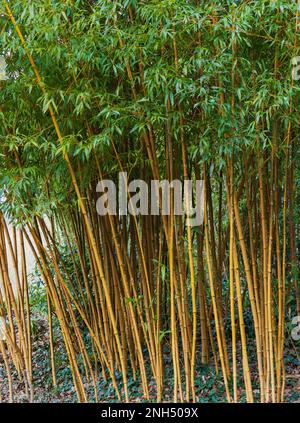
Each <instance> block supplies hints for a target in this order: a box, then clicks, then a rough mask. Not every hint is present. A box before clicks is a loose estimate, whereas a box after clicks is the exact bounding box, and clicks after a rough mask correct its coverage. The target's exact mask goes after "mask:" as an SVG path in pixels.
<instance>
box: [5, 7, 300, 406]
mask: <svg viewBox="0 0 300 423" xmlns="http://www.w3.org/2000/svg"><path fill="white" fill-rule="evenodd" d="M299 10H300V9H299V4H298V3H297V1H291V0H286V1H285V0H284V1H276V0H274V1H271V0H270V1H267V0H248V1H238V0H237V1H201V0H199V1H196V0H194V1H193V0H191V1H184V0H176V1H173V0H163V1H156V0H148V1H146V0H145V1H143V0H123V1H119V2H117V1H114V0H101V1H96V0H85V1H78V0H66V1H64V2H61V1H56V0H52V1H51V0H38V1H32V0H30V1H29V0H26V1H25V0H11V1H5V0H4V1H1V6H0V21H1V27H0V33H1V36H0V37H1V44H0V45H1V55H2V56H3V57H4V58H5V60H6V62H7V74H8V79H7V80H5V81H1V82H0V116H1V127H0V160H1V166H0V175H1V205H0V207H1V225H0V269H1V280H2V283H3V289H2V290H1V291H0V292H1V296H0V313H1V318H2V319H3V321H4V322H5V324H4V326H5V339H3V340H1V341H0V356H1V360H3V362H4V365H5V369H6V373H7V380H8V383H9V392H10V401H13V400H14V383H13V380H12V376H11V371H12V366H13V367H14V368H15V369H16V371H17V373H18V375H19V378H20V380H23V381H24V386H25V391H26V395H27V396H28V398H29V400H30V401H33V399H34V386H33V379H34V378H33V373H32V345H31V344H32V334H31V309H30V289H29V286H28V280H27V273H28V272H27V270H26V266H27V263H26V254H25V251H24V245H25V243H26V245H28V246H29V248H30V250H31V252H32V254H33V255H34V257H35V259H36V263H37V266H38V269H39V272H40V275H41V277H42V279H43V283H44V287H45V290H46V293H47V305H48V330H49V357H50V362H51V369H52V380H53V385H54V386H55V385H56V384H57V377H56V351H55V340H54V338H53V328H52V326H53V318H54V316H55V318H57V319H58V322H59V327H60V331H61V336H62V338H63V341H64V345H65V349H66V353H67V355H68V360H69V366H70V369H71V372H72V377H73V383H74V387H75V389H76V393H77V397H78V401H79V402H87V401H101V400H103V398H101V393H99V390H98V388H97V380H98V379H99V378H102V379H103V378H104V379H106V380H108V381H110V382H111V383H112V386H113V388H114V390H115V395H116V397H117V398H118V399H119V400H120V401H129V400H130V395H131V393H130V386H129V384H128V378H129V375H130V377H133V379H134V380H137V381H139V383H140V386H141V388H142V391H143V396H144V398H145V399H146V400H147V399H149V397H150V393H149V383H150V381H154V383H155V387H156V394H155V395H156V400H157V401H158V402H160V401H162V400H163V399H164V387H165V383H166V377H165V368H166V365H167V364H168V363H170V365H171V368H172V374H173V384H174V385H173V398H172V400H173V401H174V402H176V401H181V402H184V401H198V400H199V392H198V389H197V378H198V377H199V375H200V376H201V371H202V368H203V366H211V367H212V368H214V369H215V371H216V373H218V374H220V375H222V380H223V386H224V401H228V402H239V401H241V400H242V397H243V395H244V397H243V398H245V400H246V401H247V402H283V401H284V400H285V395H284V394H285V384H286V373H285V362H284V358H285V347H286V343H287V342H289V337H290V333H289V329H288V327H289V326H288V325H289V322H290V320H291V318H292V316H294V315H300V297H299V285H298V281H299V275H298V267H299V230H300V226H299V204H300V203H299V200H300V199H299V183H300V174H299V166H298V163H299V159H300V156H299V89H300V85H299V84H300V82H299V81H297V80H295V79H293V78H292V65H291V61H292V59H293V58H294V57H297V56H299V47H298V45H299V40H298V37H299V34H298V32H297V30H298V28H299ZM124 171H126V172H128V174H129V175H130V178H131V179H143V180H145V181H147V182H149V183H150V181H151V180H153V179H156V180H161V179H167V180H169V181H171V180H173V179H179V180H182V181H183V180H185V179H193V180H196V179H198V180H203V181H204V187H205V202H204V223H203V224H202V225H200V226H197V227H190V226H187V225H186V221H185V218H184V216H177V215H175V213H174V203H173V201H172V199H171V213H170V215H159V216H152V215H137V216H134V215H128V216H122V217H119V216H114V215H109V214H108V215H106V216H99V215H98V214H97V211H96V201H97V198H98V194H97V192H96V185H97V182H98V181H99V180H101V179H104V178H105V179H111V180H115V181H116V180H117V176H118V173H119V172H124ZM8 221H9V222H12V223H13V225H14V230H13V232H12V233H10V232H9V231H8V228H7V222H8ZM62 246H64V247H65V248H66V249H67V250H68V260H69V261H68V265H67V263H66V259H65V256H64V255H63V254H62V250H61V248H62ZM8 253H9V254H10V255H11V256H12V257H13V260H12V266H13V269H8V261H7V254H8ZM11 272H13V274H14V275H15V279H16V289H13V286H12V285H13V284H12V281H11V276H10V274H11ZM80 363H81V364H80ZM119 375H121V377H119ZM87 381H88V382H89V383H91V384H92V386H93V389H94V393H93V395H91V394H89V393H88V392H87V390H86V383H87Z"/></svg>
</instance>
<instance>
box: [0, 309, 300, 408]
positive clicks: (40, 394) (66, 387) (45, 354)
mask: <svg viewBox="0 0 300 423" xmlns="http://www.w3.org/2000/svg"><path fill="white" fill-rule="evenodd" d="M48 333H49V332H48V327H47V320H46V319H45V317H44V316H42V315H36V316H35V318H34V319H33V376H34V378H33V380H34V382H33V385H34V386H33V388H34V402H36V403H64V402H66V403H74V402H77V396H76V392H75V388H74V385H73V381H72V375H71V370H70V368H69V365H68V359H67V354H66V351H65V347H64V343H63V340H62V339H61V336H60V334H59V330H58V328H56V330H55V335H56V339H55V359H56V370H57V386H56V387H53V383H52V372H51V362H50V351H49V337H48ZM287 344H288V345H287V348H286V354H285V364H286V387H285V401H286V402H292V403H295V402H296V403H300V361H299V354H298V351H297V347H296V346H295V344H293V343H292V342H287ZM249 350H250V351H249V352H250V356H251V358H252V361H253V363H254V360H255V356H254V354H255V350H254V349H252V348H249ZM239 353H240V351H239ZM240 361H241V355H240V354H239V355H238V363H239V362H240ZM165 362H166V367H165V385H164V386H165V389H164V396H163V401H164V402H172V401H173V370H172V364H171V358H170V359H168V357H166V358H165ZM252 367H253V369H251V370H252V371H253V374H255V368H256V364H253V366H252ZM149 371H150V366H149ZM11 373H12V376H13V380H14V402H16V403H26V402H28V398H27V396H26V394H25V389H24V383H23V382H20V381H18V375H17V373H16V370H15V368H14V366H13V365H11ZM239 378H240V380H239V381H238V382H239V383H238V385H239V386H243V380H242V374H240V375H239ZM116 379H117V381H119V382H120V383H122V375H121V373H118V372H116ZM97 384H98V392H99V401H100V402H117V401H118V399H117V397H116V395H115V392H114V388H113V386H112V383H111V382H107V381H105V380H104V378H103V376H102V374H101V372H99V376H98V381H97ZM195 385H196V389H197V402H199V403H206V402H212V403H220V402H226V396H225V392H224V384H223V380H222V375H221V372H219V373H218V374H216V371H215V368H214V365H213V363H211V365H210V366H201V368H200V369H199V370H198V372H197V374H196V383H195ZM256 385H257V386H258V375H257V374H256V375H255V376H254V378H253V387H254V394H255V395H256V397H257V400H259V390H258V389H256ZM85 386H86V388H87V390H88V391H90V397H91V398H92V397H93V386H92V384H91V383H90V382H86V385H85ZM0 387H1V394H2V402H8V398H9V392H8V380H7V375H6V372H5V367H4V363H3V361H2V359H1V357H0ZM128 387H129V391H130V401H131V402H133V403H134V402H146V400H145V398H144V397H143V392H142V389H141V386H140V380H139V379H138V378H137V380H134V379H133V378H132V377H131V378H130V377H129V378H128ZM149 392H150V402H156V386H155V382H154V380H150V379H149ZM238 394H239V402H245V401H246V396H245V392H244V391H243V390H242V389H240V390H239V392H238Z"/></svg>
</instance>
